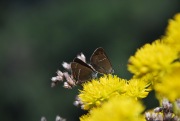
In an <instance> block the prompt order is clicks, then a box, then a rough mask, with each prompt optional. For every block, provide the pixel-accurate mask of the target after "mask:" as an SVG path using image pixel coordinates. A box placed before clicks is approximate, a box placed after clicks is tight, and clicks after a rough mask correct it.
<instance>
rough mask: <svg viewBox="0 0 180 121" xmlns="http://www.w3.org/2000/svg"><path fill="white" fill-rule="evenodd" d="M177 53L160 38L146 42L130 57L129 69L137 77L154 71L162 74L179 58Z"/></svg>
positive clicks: (156, 73) (155, 73)
mask: <svg viewBox="0 0 180 121" xmlns="http://www.w3.org/2000/svg"><path fill="white" fill-rule="evenodd" d="M177 58H178V57H177V53H176V52H175V50H174V49H173V48H171V47H170V46H169V45H167V44H165V43H163V42H162V41H160V40H156V41H155V42H154V43H152V44H146V45H144V46H143V47H142V48H140V49H139V50H138V51H137V52H136V53H135V55H134V56H131V57H130V59H129V64H128V69H129V71H130V72H132V73H133V74H134V76H136V77H142V76H145V75H146V74H149V73H152V74H153V75H154V76H157V75H162V74H163V73H165V72H166V71H168V70H169V69H170V68H171V64H172V62H173V61H174V60H175V59H177Z"/></svg>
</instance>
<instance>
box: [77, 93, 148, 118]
mask: <svg viewBox="0 0 180 121" xmlns="http://www.w3.org/2000/svg"><path fill="white" fill-rule="evenodd" d="M143 110H144V106H143V105H142V103H141V102H139V101H137V100H135V99H134V98H130V97H125V96H116V97H113V98H111V99H109V101H107V102H105V103H104V104H103V105H102V107H100V108H93V109H92V110H91V111H90V113H89V114H88V115H84V116H82V117H80V121H145V119H144V117H143V116H142V115H141V113H142V112H143Z"/></svg>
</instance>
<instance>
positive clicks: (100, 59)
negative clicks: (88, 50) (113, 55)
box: [90, 47, 114, 74]
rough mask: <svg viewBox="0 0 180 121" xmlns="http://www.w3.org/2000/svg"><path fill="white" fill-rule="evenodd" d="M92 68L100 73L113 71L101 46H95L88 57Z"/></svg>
mask: <svg viewBox="0 0 180 121" xmlns="http://www.w3.org/2000/svg"><path fill="white" fill-rule="evenodd" d="M90 62H91V65H92V66H93V68H94V69H95V70H96V71H97V72H99V73H101V74H110V73H113V72H114V70H113V69H112V65H111V63H110V61H109V59H108V57H107V55H106V53H105V51H104V49H103V48H102V47H99V48H97V49H96V50H95V51H94V53H93V54H92V56H91V58H90Z"/></svg>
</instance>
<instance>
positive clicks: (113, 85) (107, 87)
mask: <svg viewBox="0 0 180 121" xmlns="http://www.w3.org/2000/svg"><path fill="white" fill-rule="evenodd" d="M126 87H127V81H126V80H124V79H121V78H118V77H117V76H113V75H110V74H109V75H104V76H103V77H101V78H100V79H94V80H92V81H89V82H87V83H84V84H83V90H80V94H79V95H78V97H79V98H80V100H81V102H82V103H83V106H82V107H83V108H84V109H85V110H88V109H90V108H92V107H98V106H100V105H101V104H102V103H103V102H104V101H107V100H108V99H109V98H110V97H112V96H116V95H122V94H124V93H125V92H126Z"/></svg>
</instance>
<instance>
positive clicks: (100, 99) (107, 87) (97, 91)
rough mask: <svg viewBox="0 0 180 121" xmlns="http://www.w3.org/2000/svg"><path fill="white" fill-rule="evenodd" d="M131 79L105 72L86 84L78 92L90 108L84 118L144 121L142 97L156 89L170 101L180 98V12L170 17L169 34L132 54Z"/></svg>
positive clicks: (97, 120)
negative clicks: (105, 73) (172, 17)
mask: <svg viewBox="0 0 180 121" xmlns="http://www.w3.org/2000/svg"><path fill="white" fill-rule="evenodd" d="M128 70H129V71H130V72H131V73H133V74H134V76H133V78H132V79H130V80H125V79H122V78H119V77H118V76H115V75H111V74H109V75H104V76H102V77H101V78H99V79H93V80H91V81H88V82H86V83H84V84H83V89H82V90H80V94H79V95H78V97H79V99H80V102H81V104H82V108H83V109H84V110H89V113H88V114H87V115H84V116H82V117H81V118H80V120H81V121H109V120H113V121H120V120H122V121H137V120H138V121H141V120H145V119H143V118H142V116H141V115H140V114H141V113H142V111H143V110H144V107H143V106H142V104H141V102H139V99H141V98H145V97H147V95H148V94H149V92H150V91H151V90H152V89H154V90H155V92H156V94H157V95H158V96H160V97H166V98H168V99H169V100H170V101H175V100H176V99H177V98H180V14H177V15H176V16H175V18H174V19H173V20H170V22H169V26H168V27H167V32H166V35H165V36H164V37H163V38H161V39H159V40H156V41H154V42H153V43H152V44H145V45H144V46H143V47H142V48H140V49H138V50H137V52H136V53H135V55H134V56H131V57H130V58H129V63H128Z"/></svg>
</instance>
